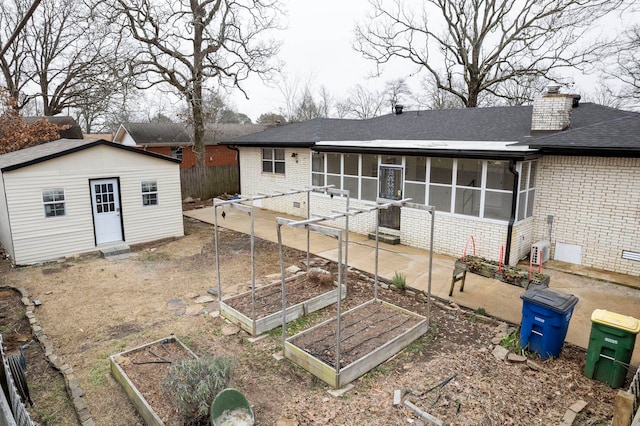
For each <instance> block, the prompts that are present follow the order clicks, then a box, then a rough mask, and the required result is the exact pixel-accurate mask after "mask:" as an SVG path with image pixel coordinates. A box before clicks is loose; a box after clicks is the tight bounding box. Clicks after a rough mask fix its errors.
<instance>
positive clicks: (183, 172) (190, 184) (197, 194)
mask: <svg viewBox="0 0 640 426" xmlns="http://www.w3.org/2000/svg"><path fill="white" fill-rule="evenodd" d="M180 181H181V184H180V185H181V189H182V199H185V198H187V197H192V198H202V199H203V200H206V199H209V198H213V197H217V196H218V195H220V194H224V193H227V194H235V193H237V192H239V191H240V168H239V166H238V165H231V166H209V167H205V168H204V169H200V168H198V167H192V168H189V169H180Z"/></svg>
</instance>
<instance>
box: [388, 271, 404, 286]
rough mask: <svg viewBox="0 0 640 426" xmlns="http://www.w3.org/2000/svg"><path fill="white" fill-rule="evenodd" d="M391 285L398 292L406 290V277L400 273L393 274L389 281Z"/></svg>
mask: <svg viewBox="0 0 640 426" xmlns="http://www.w3.org/2000/svg"><path fill="white" fill-rule="evenodd" d="M391 284H393V285H394V286H395V287H396V288H397V289H399V290H404V289H405V288H407V277H406V276H405V275H404V274H403V273H402V272H395V273H394V274H393V278H392V279H391Z"/></svg>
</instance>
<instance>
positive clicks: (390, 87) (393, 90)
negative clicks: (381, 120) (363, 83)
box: [384, 78, 411, 113]
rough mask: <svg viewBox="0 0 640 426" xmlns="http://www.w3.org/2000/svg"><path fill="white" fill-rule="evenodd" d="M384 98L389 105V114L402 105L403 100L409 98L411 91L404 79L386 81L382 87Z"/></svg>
mask: <svg viewBox="0 0 640 426" xmlns="http://www.w3.org/2000/svg"><path fill="white" fill-rule="evenodd" d="M384 96H385V97H386V98H387V99H388V101H389V102H390V103H391V112H392V113H393V112H395V109H396V105H398V104H402V102H404V101H403V98H408V97H410V96H411V90H410V89H409V86H408V85H407V82H406V80H405V79H404V78H397V79H395V80H390V81H387V84H386V85H385V87H384Z"/></svg>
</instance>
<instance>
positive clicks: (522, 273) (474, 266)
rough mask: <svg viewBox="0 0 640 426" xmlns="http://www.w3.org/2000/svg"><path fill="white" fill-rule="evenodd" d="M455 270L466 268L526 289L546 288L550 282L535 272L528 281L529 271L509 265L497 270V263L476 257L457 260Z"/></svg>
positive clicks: (544, 275)
mask: <svg viewBox="0 0 640 426" xmlns="http://www.w3.org/2000/svg"><path fill="white" fill-rule="evenodd" d="M456 268H466V270H467V271H469V272H471V273H474V274H477V275H482V276H483V277H487V278H493V279H496V280H499V281H502V282H504V283H507V284H511V285H515V286H518V287H523V288H528V287H529V286H530V285H543V286H545V287H548V286H549V281H550V280H551V278H550V277H549V275H546V274H538V273H536V272H534V273H533V274H531V279H529V271H526V270H522V269H519V268H515V267H513V266H509V265H502V268H499V265H498V262H496V261H493V260H488V259H485V258H483V257H478V256H466V257H465V260H464V261H463V260H462V259H457V260H456ZM498 269H500V271H498Z"/></svg>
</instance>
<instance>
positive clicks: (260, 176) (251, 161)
mask: <svg viewBox="0 0 640 426" xmlns="http://www.w3.org/2000/svg"><path fill="white" fill-rule="evenodd" d="M240 152H241V153H242V155H241V156H240V185H241V187H242V188H241V192H242V195H246V196H251V195H257V194H258V193H261V192H262V193H265V194H273V193H276V192H281V191H289V190H291V189H304V188H305V187H307V186H309V185H310V184H311V163H310V161H311V151H310V150H309V149H308V148H286V149H285V152H284V160H285V174H283V175H282V174H277V173H263V172H262V149H261V148H240ZM294 152H295V153H297V154H298V155H297V156H296V157H292V156H291V154H292V153H294ZM255 205H257V206H260V207H263V208H266V209H269V210H273V211H276V212H281V213H286V214H291V215H294V216H301V217H306V216H307V194H304V193H303V194H297V195H288V196H284V197H275V198H268V199H263V200H259V201H258V202H256V203H255Z"/></svg>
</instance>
